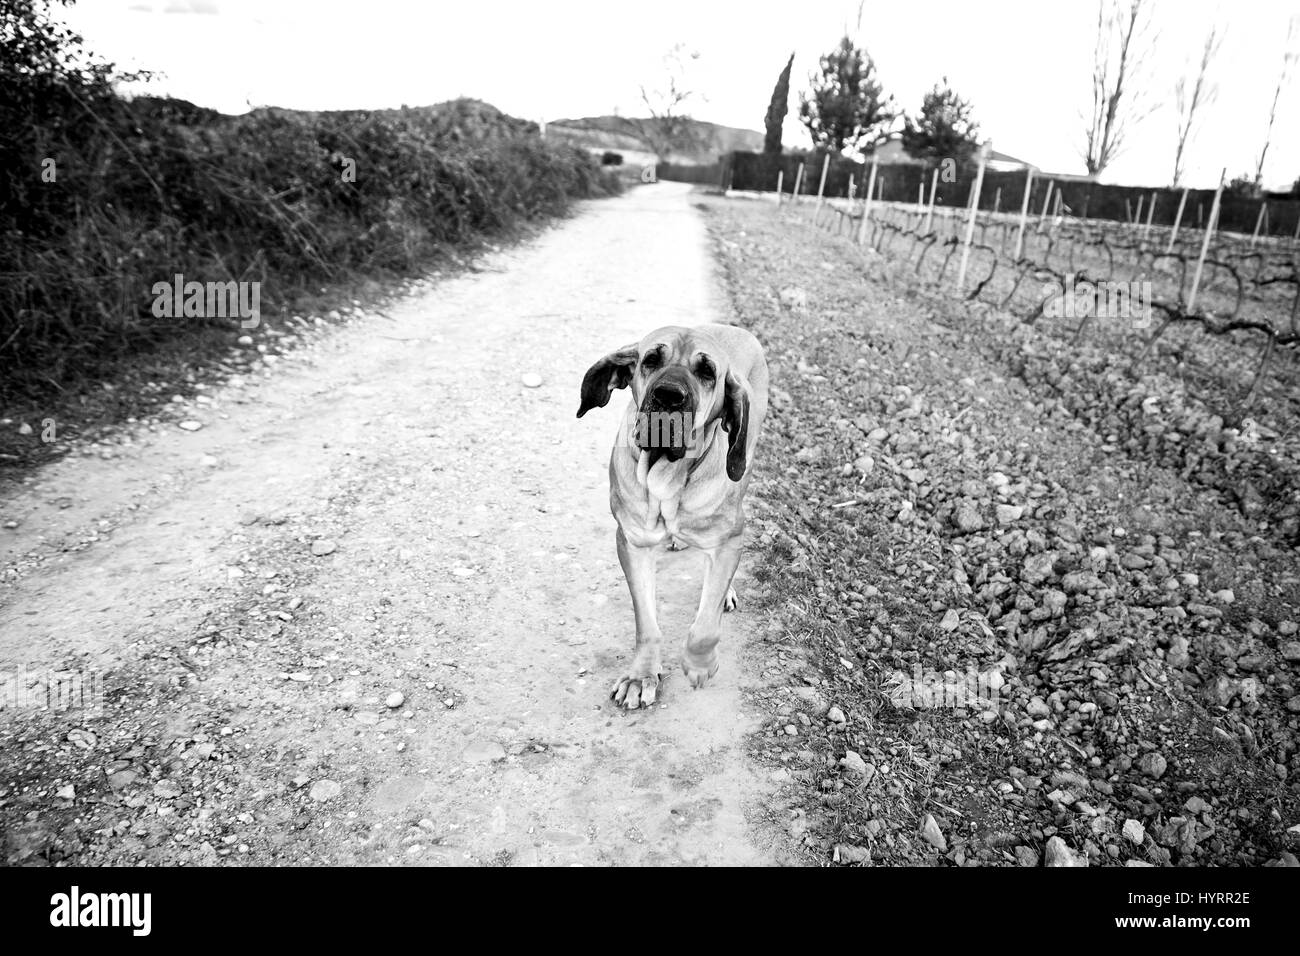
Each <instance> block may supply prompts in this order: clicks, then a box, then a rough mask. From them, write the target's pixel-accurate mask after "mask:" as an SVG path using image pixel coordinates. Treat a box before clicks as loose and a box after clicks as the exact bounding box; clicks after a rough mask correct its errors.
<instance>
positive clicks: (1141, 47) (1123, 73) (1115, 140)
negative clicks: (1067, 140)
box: [1083, 0, 1155, 176]
mask: <svg viewBox="0 0 1300 956" xmlns="http://www.w3.org/2000/svg"><path fill="white" fill-rule="evenodd" d="M1149 13H1150V10H1149V3H1147V0H1098V3H1097V42H1096V45H1095V46H1094V48H1093V66H1092V116H1091V118H1090V120H1089V122H1088V131H1087V140H1086V142H1087V150H1086V151H1085V152H1084V154H1083V160H1084V164H1085V165H1086V166H1087V168H1088V175H1090V176H1096V175H1097V174H1099V173H1100V172H1101V171H1102V170H1104V169H1105V168H1106V167H1107V166H1109V165H1110V164H1111V162H1112V161H1113V160H1114V159H1115V157H1116V156H1118V155H1119V153H1120V151H1121V150H1122V149H1123V147H1124V140H1125V138H1126V136H1127V134H1128V132H1129V131H1130V130H1131V129H1132V128H1133V127H1134V126H1136V125H1137V124H1138V123H1139V122H1141V121H1142V120H1143V119H1145V118H1146V117H1147V116H1149V115H1150V113H1151V110H1152V108H1153V107H1152V106H1150V105H1146V104H1144V102H1143V97H1142V89H1141V86H1140V82H1141V81H1142V79H1143V78H1144V77H1143V73H1144V72H1145V66H1146V61H1147V58H1148V55H1149V54H1150V52H1151V48H1152V46H1153V44H1154V41H1155V36H1154V34H1153V33H1152V30H1151V18H1150V16H1149Z"/></svg>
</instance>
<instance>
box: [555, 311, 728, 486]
mask: <svg viewBox="0 0 1300 956" xmlns="http://www.w3.org/2000/svg"><path fill="white" fill-rule="evenodd" d="M629 386H630V387H631V389H632V398H633V400H634V401H635V402H636V408H637V427H636V429H635V434H634V435H633V436H632V437H633V440H634V441H635V442H636V445H637V447H638V448H640V449H642V450H644V451H646V452H647V453H648V454H649V455H650V463H651V464H654V462H655V461H657V460H658V459H659V458H661V457H667V458H668V459H669V460H670V461H677V460H679V459H681V458H683V457H685V456H687V455H692V456H694V455H697V454H699V452H700V448H699V446H698V440H699V439H700V438H702V436H703V435H704V432H705V430H706V429H707V428H708V426H709V425H711V424H712V423H713V421H714V420H715V419H718V418H721V419H722V427H723V428H724V429H725V430H726V432H727V476H728V477H729V478H730V479H731V480H732V481H740V479H741V477H742V476H743V475H744V474H745V466H746V462H745V444H746V440H747V438H748V433H749V383H748V382H746V381H745V380H744V377H743V376H741V375H740V374H738V373H737V372H736V371H735V370H734V369H732V368H731V364H730V361H729V359H728V355H727V352H726V350H725V349H723V348H721V347H720V346H719V345H718V343H717V342H715V341H713V340H712V339H711V338H710V337H709V336H708V335H707V334H705V333H703V332H700V331H699V330H697V329H690V328H685V327H683V326H680V325H668V326H664V327H663V328H661V329H655V330H654V331H653V332H651V333H650V334H649V335H647V336H646V337H645V338H643V339H642V340H641V341H640V342H637V343H635V344H633V345H625V346H624V347H623V348H621V349H618V350H617V351H614V352H610V353H609V354H608V355H606V356H605V357H604V358H602V359H600V360H599V361H598V362H596V364H595V365H593V366H592V367H591V368H589V369H587V374H586V375H584V376H583V377H582V402H581V404H580V405H579V406H578V417H579V418H581V417H582V416H583V415H585V414H586V413H587V412H588V411H590V410H591V409H593V408H603V407H604V406H605V405H607V404H608V403H609V397H610V395H612V394H613V393H614V390H615V389H616V388H627V387H629Z"/></svg>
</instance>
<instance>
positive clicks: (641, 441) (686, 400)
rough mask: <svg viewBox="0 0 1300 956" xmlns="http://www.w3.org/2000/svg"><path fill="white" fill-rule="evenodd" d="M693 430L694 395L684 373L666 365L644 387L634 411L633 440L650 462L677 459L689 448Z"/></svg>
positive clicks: (682, 456) (683, 455) (684, 454)
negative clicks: (647, 454)
mask: <svg viewBox="0 0 1300 956" xmlns="http://www.w3.org/2000/svg"><path fill="white" fill-rule="evenodd" d="M694 430H695V398H694V393H693V392H692V390H691V388H690V385H689V383H688V382H687V381H686V377H685V373H684V372H678V371H677V370H676V369H669V370H668V371H667V372H665V373H664V374H663V375H661V376H660V377H659V378H657V379H656V380H655V381H654V382H653V383H652V384H651V385H650V387H649V388H648V389H647V390H646V395H645V398H644V399H643V400H642V402H641V407H640V409H639V410H638V413H637V430H636V444H637V447H638V448H640V449H641V450H642V451H645V452H648V453H649V455H650V463H651V464H654V463H655V462H656V461H657V460H658V459H659V458H661V457H667V458H668V460H669V461H678V460H679V459H681V458H684V457H685V456H686V454H687V453H688V452H689V451H690V448H691V443H692V439H693V436H694Z"/></svg>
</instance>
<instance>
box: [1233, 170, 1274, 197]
mask: <svg viewBox="0 0 1300 956" xmlns="http://www.w3.org/2000/svg"><path fill="white" fill-rule="evenodd" d="M1223 191H1224V192H1225V193H1226V194H1227V195H1229V196H1235V197H1236V198H1237V199H1258V198H1259V197H1260V196H1262V195H1263V194H1264V190H1263V189H1261V188H1260V185H1259V182H1258V181H1257V180H1256V179H1255V177H1254V176H1253V175H1252V174H1250V173H1242V174H1241V175H1239V176H1233V177H1232V178H1231V179H1230V180H1228V181H1227V183H1225V184H1224V187H1223Z"/></svg>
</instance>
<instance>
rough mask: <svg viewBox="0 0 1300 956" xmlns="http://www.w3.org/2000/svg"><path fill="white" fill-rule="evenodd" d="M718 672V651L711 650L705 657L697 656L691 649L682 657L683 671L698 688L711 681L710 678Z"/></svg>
mask: <svg viewBox="0 0 1300 956" xmlns="http://www.w3.org/2000/svg"><path fill="white" fill-rule="evenodd" d="M717 672H718V652H717V651H710V652H709V653H708V654H707V655H704V656H703V657H696V656H694V655H692V654H691V653H690V652H689V651H687V652H686V655H685V656H684V657H683V658H682V673H683V674H685V675H686V680H687V681H689V682H690V685H691V686H692V687H694V688H695V689H696V690H699V689H700V688H701V687H703V686H704V685H705V684H707V683H708V682H709V678H710V677H712V676H713V675H714V674H716V673H717Z"/></svg>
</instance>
